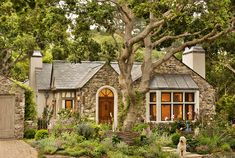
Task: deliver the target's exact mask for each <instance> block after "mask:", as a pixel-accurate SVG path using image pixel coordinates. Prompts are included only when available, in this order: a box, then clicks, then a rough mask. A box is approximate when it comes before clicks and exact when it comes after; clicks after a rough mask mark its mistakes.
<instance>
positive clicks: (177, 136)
mask: <svg viewBox="0 0 235 158" xmlns="http://www.w3.org/2000/svg"><path fill="white" fill-rule="evenodd" d="M179 139H180V134H179V133H177V132H176V133H174V134H172V136H171V140H172V143H173V144H174V145H177V144H178V143H179Z"/></svg>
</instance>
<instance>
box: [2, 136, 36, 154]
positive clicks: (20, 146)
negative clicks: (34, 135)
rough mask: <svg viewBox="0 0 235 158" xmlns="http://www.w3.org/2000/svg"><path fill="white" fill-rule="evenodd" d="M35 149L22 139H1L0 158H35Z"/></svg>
mask: <svg viewBox="0 0 235 158" xmlns="http://www.w3.org/2000/svg"><path fill="white" fill-rule="evenodd" d="M37 157H38V153H37V151H36V149H34V148H32V147H31V146H30V145H29V144H27V143H25V142H24V141H23V140H1V139H0V158H37Z"/></svg>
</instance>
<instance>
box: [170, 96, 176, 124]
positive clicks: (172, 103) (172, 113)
mask: <svg viewBox="0 0 235 158" xmlns="http://www.w3.org/2000/svg"><path fill="white" fill-rule="evenodd" d="M173 106H174V102H173V92H171V121H174V120H173V117H172V116H173V115H174V112H173ZM174 117H175V116H174Z"/></svg>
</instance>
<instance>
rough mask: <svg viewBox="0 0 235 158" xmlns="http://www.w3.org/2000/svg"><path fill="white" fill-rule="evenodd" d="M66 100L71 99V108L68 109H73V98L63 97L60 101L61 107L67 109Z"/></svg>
mask: <svg viewBox="0 0 235 158" xmlns="http://www.w3.org/2000/svg"><path fill="white" fill-rule="evenodd" d="M66 101H71V103H72V105H71V106H72V108H71V109H68V110H74V99H73V98H65V99H63V101H62V109H67V108H66Z"/></svg>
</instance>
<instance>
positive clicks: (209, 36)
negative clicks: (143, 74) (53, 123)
mask: <svg viewBox="0 0 235 158" xmlns="http://www.w3.org/2000/svg"><path fill="white" fill-rule="evenodd" d="M215 28H216V27H215ZM232 30H233V27H230V28H227V29H226V30H224V31H221V32H219V33H216V30H212V31H211V32H210V33H208V34H207V35H205V36H203V37H201V38H199V39H194V40H192V41H188V42H185V43H183V44H182V45H180V46H178V47H177V48H173V49H172V50H171V51H169V52H168V53H166V54H165V56H164V57H163V58H161V59H160V60H158V61H156V62H155V63H153V68H156V67H158V66H159V65H160V64H161V63H163V62H164V61H166V60H168V59H169V58H170V57H171V56H173V55H174V54H175V53H177V52H179V51H182V50H183V49H184V48H185V47H188V46H194V45H196V44H198V43H202V42H204V41H211V40H214V39H215V38H214V37H219V36H221V35H223V34H224V33H228V32H229V31H230V32H231V31H232Z"/></svg>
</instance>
